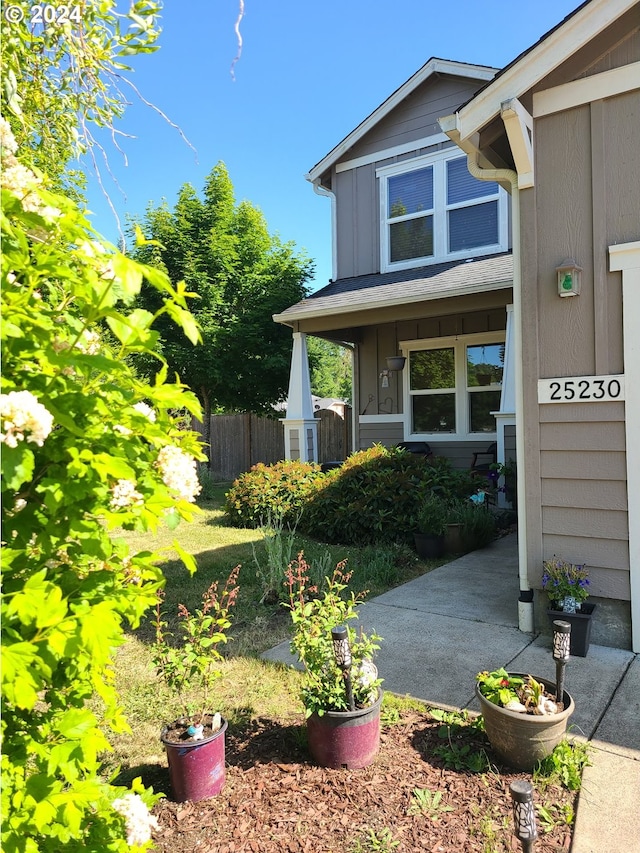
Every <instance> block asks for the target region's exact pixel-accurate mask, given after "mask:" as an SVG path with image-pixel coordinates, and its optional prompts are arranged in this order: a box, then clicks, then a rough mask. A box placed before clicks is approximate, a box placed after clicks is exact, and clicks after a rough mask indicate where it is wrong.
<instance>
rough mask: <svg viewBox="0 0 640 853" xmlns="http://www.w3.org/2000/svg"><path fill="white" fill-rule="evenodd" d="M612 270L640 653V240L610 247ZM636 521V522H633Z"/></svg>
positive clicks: (634, 623)
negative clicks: (620, 341)
mask: <svg viewBox="0 0 640 853" xmlns="http://www.w3.org/2000/svg"><path fill="white" fill-rule="evenodd" d="M609 269H610V270H611V271H612V272H614V271H620V272H622V307H623V310H622V324H623V338H624V372H625V385H626V395H625V397H626V398H625V435H626V456H627V514H628V519H629V521H628V527H629V582H630V584H631V648H632V649H633V651H634V652H636V653H637V652H640V527H639V526H638V524H637V519H638V518H640V241H636V242H634V243H622V244H620V245H619V246H609ZM632 520H633V523H632Z"/></svg>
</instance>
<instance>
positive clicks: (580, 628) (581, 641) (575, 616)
mask: <svg viewBox="0 0 640 853" xmlns="http://www.w3.org/2000/svg"><path fill="white" fill-rule="evenodd" d="M595 609H596V605H595V604H583V605H582V606H581V607H580V610H579V611H578V612H577V613H565V612H564V611H563V610H552V609H551V608H549V609H548V610H547V616H548V617H549V622H550V623H551V627H552V628H553V623H554V622H555V621H556V620H557V619H560V620H562V621H563V622H568V623H569V624H570V625H571V647H570V649H569V651H570V653H571V654H572V655H574V656H575V657H579V658H584V657H586V656H587V652H588V651H589V644H590V642H591V619H592V617H593V613H594V611H595Z"/></svg>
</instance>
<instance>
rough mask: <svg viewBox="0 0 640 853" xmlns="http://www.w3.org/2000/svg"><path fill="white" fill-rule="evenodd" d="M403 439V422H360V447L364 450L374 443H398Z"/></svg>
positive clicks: (390, 444) (387, 444)
mask: <svg viewBox="0 0 640 853" xmlns="http://www.w3.org/2000/svg"><path fill="white" fill-rule="evenodd" d="M402 440H403V426H402V423H380V424H360V426H359V430H358V449H359V450H364V449H366V448H367V447H372V446H373V445H374V444H384V445H386V446H393V445H396V444H397V443H398V442H399V441H402Z"/></svg>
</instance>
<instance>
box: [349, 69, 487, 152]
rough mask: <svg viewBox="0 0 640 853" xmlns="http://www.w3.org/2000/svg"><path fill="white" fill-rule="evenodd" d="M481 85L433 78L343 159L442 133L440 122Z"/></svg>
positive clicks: (473, 82) (413, 93)
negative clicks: (442, 117) (441, 117)
mask: <svg viewBox="0 0 640 853" xmlns="http://www.w3.org/2000/svg"><path fill="white" fill-rule="evenodd" d="M481 85H482V83H481V82H480V81H465V80H463V79H460V78H453V77H438V78H434V77H430V78H429V79H428V80H427V81H426V82H425V83H424V84H423V85H422V86H420V87H418V89H416V90H415V91H414V92H412V93H411V95H409V97H407V98H406V99H405V100H404V101H403V102H402V103H401V104H399V105H398V106H397V107H396V108H395V109H394V110H393V111H392V112H391V113H389V115H387V116H385V118H383V119H382V121H380V122H378V124H377V125H376V126H375V127H374V128H372V129H371V130H370V131H369V133H367V134H366V135H365V136H364V137H363V138H362V139H361V140H359V141H358V143H357V144H356V145H354V147H353V148H352V149H350V150H349V151H348V153H347V154H346V155H345V157H344V158H343V159H345V160H351V159H354V158H356V157H362V156H365V155H368V154H372V153H375V152H376V151H380V150H381V149H384V148H393V147H394V146H395V145H402V144H404V143H406V142H411V141H413V140H414V139H422V138H424V137H426V136H433V135H435V134H439V133H441V130H440V125H439V124H438V119H439V118H440V116H445V115H450V113H452V112H453V111H454V110H455V109H456V107H458V106H459V105H460V104H462V103H464V101H466V100H467V99H468V98H470V97H471V95H472V94H473V93H474V92H475V91H477V89H479V88H480V86H481Z"/></svg>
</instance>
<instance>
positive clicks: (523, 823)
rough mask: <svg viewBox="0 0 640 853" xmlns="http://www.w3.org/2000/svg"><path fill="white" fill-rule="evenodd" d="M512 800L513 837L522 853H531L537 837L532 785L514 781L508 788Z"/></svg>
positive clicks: (523, 781)
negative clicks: (519, 845) (520, 846)
mask: <svg viewBox="0 0 640 853" xmlns="http://www.w3.org/2000/svg"><path fill="white" fill-rule="evenodd" d="M509 790H510V792H511V799H512V800H513V823H514V825H515V836H516V838H517V839H518V841H519V842H520V843H521V844H522V849H523V851H524V853H533V848H534V844H535V842H536V838H537V837H538V828H537V826H536V814H535V811H534V809H533V785H532V784H531V782H527V781H526V779H516V780H515V781H514V782H512V783H511V785H510V786H509Z"/></svg>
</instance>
